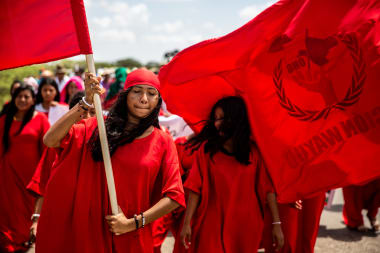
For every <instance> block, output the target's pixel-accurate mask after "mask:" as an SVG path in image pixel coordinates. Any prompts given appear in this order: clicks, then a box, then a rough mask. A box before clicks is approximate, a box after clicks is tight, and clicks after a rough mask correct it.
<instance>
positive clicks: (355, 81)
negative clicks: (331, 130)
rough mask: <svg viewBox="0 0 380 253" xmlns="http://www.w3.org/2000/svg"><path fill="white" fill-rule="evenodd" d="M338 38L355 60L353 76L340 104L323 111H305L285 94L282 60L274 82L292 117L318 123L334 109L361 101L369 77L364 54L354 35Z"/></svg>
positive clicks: (274, 72)
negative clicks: (317, 121)
mask: <svg viewBox="0 0 380 253" xmlns="http://www.w3.org/2000/svg"><path fill="white" fill-rule="evenodd" d="M337 38H338V39H339V40H340V41H341V42H342V43H343V44H344V45H345V46H346V47H347V49H348V50H349V51H350V55H351V57H352V60H353V63H354V64H353V70H354V72H353V76H352V82H351V86H350V88H349V89H348V90H347V93H346V95H345V97H344V98H343V99H342V100H340V101H339V102H337V103H335V104H333V105H330V106H327V107H325V108H323V109H322V110H303V109H301V108H300V107H299V106H297V105H295V104H294V103H293V102H292V101H291V100H290V99H289V98H288V97H287V96H286V93H285V89H284V87H283V83H282V74H283V70H282V60H280V61H279V62H278V64H277V66H276V67H275V69H274V71H273V82H274V84H275V87H276V93H277V96H278V97H279V99H280V104H281V106H282V107H283V108H285V109H286V110H287V111H288V113H289V115H290V116H293V117H296V118H297V119H299V120H302V121H316V120H318V119H320V118H322V117H323V118H325V119H326V118H327V117H328V115H329V114H330V112H331V111H332V110H334V109H338V110H345V109H346V108H347V107H349V106H351V105H353V104H355V103H356V102H358V101H359V98H360V94H361V93H362V91H363V86H364V83H365V80H366V77H367V74H366V72H365V62H364V60H363V53H362V50H361V48H360V47H359V43H358V40H357V38H356V36H355V35H353V34H346V35H339V36H337Z"/></svg>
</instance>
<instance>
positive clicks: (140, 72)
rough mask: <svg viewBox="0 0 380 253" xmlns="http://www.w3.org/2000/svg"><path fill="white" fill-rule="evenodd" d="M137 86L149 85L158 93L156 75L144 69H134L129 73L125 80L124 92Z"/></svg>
mask: <svg viewBox="0 0 380 253" xmlns="http://www.w3.org/2000/svg"><path fill="white" fill-rule="evenodd" d="M139 84H145V85H149V86H152V87H153V88H156V89H157V90H158V91H160V81H159V80H158V77H157V75H156V74H154V73H153V72H152V71H149V70H147V69H146V68H141V69H136V70H134V71H132V72H131V73H129V74H128V76H127V80H125V84H124V90H126V89H128V88H129V87H132V86H135V85H139Z"/></svg>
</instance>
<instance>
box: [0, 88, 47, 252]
mask: <svg viewBox="0 0 380 253" xmlns="http://www.w3.org/2000/svg"><path fill="white" fill-rule="evenodd" d="M34 101H35V95H34V91H33V88H32V87H31V86H28V85H21V86H20V87H19V88H17V89H16V90H15V92H14V94H13V95H12V100H11V102H10V103H9V106H8V107H7V110H6V111H5V112H4V114H3V115H1V117H0V137H1V139H0V140H1V144H0V156H1V158H0V175H1V176H0V185H1V187H0V252H16V251H21V252H23V251H25V250H27V248H28V245H27V244H28V243H27V242H28V241H29V228H30V225H31V220H30V217H31V216H32V214H33V207H34V201H35V198H34V197H33V196H31V195H30V194H29V193H28V192H27V190H26V186H27V184H28V183H29V181H30V179H31V178H32V176H33V173H34V171H35V169H36V166H37V164H38V161H39V160H40V158H41V154H42V152H43V149H44V144H43V142H42V138H43V136H44V134H45V132H46V131H47V130H48V128H49V122H48V120H47V118H46V116H45V115H44V114H42V113H38V112H36V111H35V110H34Z"/></svg>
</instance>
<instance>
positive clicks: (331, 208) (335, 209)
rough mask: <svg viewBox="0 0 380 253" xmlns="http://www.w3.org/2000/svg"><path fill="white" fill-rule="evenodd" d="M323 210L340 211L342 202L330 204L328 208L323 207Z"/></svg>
mask: <svg viewBox="0 0 380 253" xmlns="http://www.w3.org/2000/svg"><path fill="white" fill-rule="evenodd" d="M324 210H325V211H327V212H342V210H343V204H335V205H332V206H331V207H330V208H329V209H327V208H325V209H324Z"/></svg>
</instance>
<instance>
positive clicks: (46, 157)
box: [26, 148, 58, 196]
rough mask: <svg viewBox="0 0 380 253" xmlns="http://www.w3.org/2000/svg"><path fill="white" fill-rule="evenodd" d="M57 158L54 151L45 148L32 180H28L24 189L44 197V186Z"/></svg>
mask: <svg viewBox="0 0 380 253" xmlns="http://www.w3.org/2000/svg"><path fill="white" fill-rule="evenodd" d="M57 158H58V154H57V150H56V149H54V148H46V149H45V150H44V152H43V154H42V157H41V160H40V161H39V163H38V165H37V169H36V171H35V172H34V175H33V177H32V180H30V182H29V184H28V186H27V187H26V188H27V189H28V190H29V191H31V192H32V193H33V194H36V195H39V196H44V195H45V189H46V185H47V183H48V181H49V178H50V174H51V173H52V169H53V164H54V162H55V160H56V159H57Z"/></svg>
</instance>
